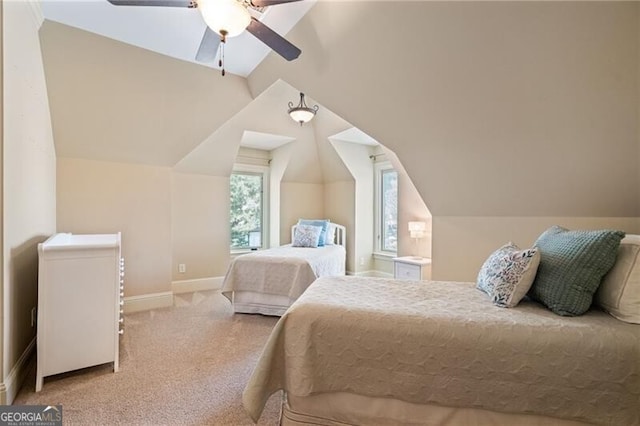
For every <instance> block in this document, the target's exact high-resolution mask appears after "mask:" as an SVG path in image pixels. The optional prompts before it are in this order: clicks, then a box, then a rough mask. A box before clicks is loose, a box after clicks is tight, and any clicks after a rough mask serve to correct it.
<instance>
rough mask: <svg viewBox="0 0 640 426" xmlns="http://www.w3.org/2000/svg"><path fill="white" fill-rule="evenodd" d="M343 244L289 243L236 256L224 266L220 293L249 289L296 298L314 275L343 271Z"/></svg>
mask: <svg viewBox="0 0 640 426" xmlns="http://www.w3.org/2000/svg"><path fill="white" fill-rule="evenodd" d="M345 256H346V252H345V249H344V247H342V246H339V245H331V246H324V247H318V248H308V247H293V246H291V245H290V244H288V245H285V246H281V247H275V248H271V249H268V250H261V251H257V252H253V253H249V254H245V255H242V256H238V257H236V258H235V259H234V260H233V261H232V262H231V264H230V265H229V269H228V270H227V274H226V275H225V278H224V282H223V284H222V294H223V295H224V296H225V297H227V299H229V300H232V294H233V292H234V291H253V292H258V293H265V294H274V295H280V296H287V297H289V298H291V300H295V299H297V298H298V297H299V296H300V295H301V294H302V293H303V292H304V291H305V290H306V289H307V287H309V285H310V284H311V283H312V282H314V281H315V280H316V278H319V277H324V276H333V275H344V273H345Z"/></svg>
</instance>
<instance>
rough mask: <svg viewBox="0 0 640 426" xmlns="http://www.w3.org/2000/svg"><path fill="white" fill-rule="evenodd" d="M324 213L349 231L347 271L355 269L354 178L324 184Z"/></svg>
mask: <svg viewBox="0 0 640 426" xmlns="http://www.w3.org/2000/svg"><path fill="white" fill-rule="evenodd" d="M324 213H325V217H327V218H328V219H330V220H331V221H332V222H335V223H339V224H340V225H343V226H344V227H345V228H346V232H347V234H346V235H347V264H346V268H347V271H355V267H356V260H355V259H356V258H355V230H356V187H355V181H354V180H343V181H332V182H326V183H325V184H324Z"/></svg>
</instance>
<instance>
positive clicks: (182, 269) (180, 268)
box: [178, 263, 187, 274]
mask: <svg viewBox="0 0 640 426" xmlns="http://www.w3.org/2000/svg"><path fill="white" fill-rule="evenodd" d="M178 272H180V273H181V274H184V273H185V272H187V265H185V264H184V263H181V264H179V265H178Z"/></svg>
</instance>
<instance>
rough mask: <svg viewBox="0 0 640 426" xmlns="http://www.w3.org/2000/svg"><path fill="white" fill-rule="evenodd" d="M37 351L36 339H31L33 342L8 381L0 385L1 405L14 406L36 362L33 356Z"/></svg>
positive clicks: (19, 359)
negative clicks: (21, 387) (32, 364)
mask: <svg viewBox="0 0 640 426" xmlns="http://www.w3.org/2000/svg"><path fill="white" fill-rule="evenodd" d="M35 349H36V338H35V337H34V338H33V339H31V342H29V344H28V345H27V348H26V349H25V350H24V352H22V355H20V358H18V361H17V362H16V365H14V366H13V368H12V369H11V372H10V373H9V375H8V376H7V380H6V381H5V382H4V383H0V404H1V405H10V404H13V400H14V399H15V398H16V395H17V394H18V391H19V390H20V386H22V383H24V380H25V378H26V377H27V374H28V373H29V368H30V367H31V363H32V362H33V361H35V358H33V357H32V356H31V355H32V353H33V352H35Z"/></svg>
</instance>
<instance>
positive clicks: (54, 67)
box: [41, 21, 251, 167]
mask: <svg viewBox="0 0 640 426" xmlns="http://www.w3.org/2000/svg"><path fill="white" fill-rule="evenodd" d="M141 26H142V27H141V30H142V31H144V30H145V29H144V23H143V22H141ZM41 40H42V57H43V59H44V63H45V66H46V74H47V85H48V89H49V98H50V100H51V106H52V108H51V112H52V119H53V122H54V131H55V137H56V148H57V152H58V155H60V156H63V157H68V158H85V159H93V160H101V161H112V162H120V163H140V164H149V165H157V166H167V167H171V166H173V165H175V164H176V163H177V162H178V161H179V160H180V159H182V158H183V157H184V156H185V155H187V154H188V153H189V152H191V151H192V150H194V148H196V147H197V146H198V145H199V144H200V143H202V142H203V141H204V140H206V139H207V138H208V137H209V136H210V135H211V134H212V133H213V132H214V131H215V130H217V129H218V128H219V127H220V126H222V125H223V124H224V123H226V122H227V121H228V120H229V119H231V118H232V117H233V116H234V115H235V114H236V113H237V112H239V111H240V110H242V108H244V107H245V106H246V105H247V104H248V103H249V102H250V101H251V96H250V95H249V91H248V87H247V84H246V80H245V79H243V78H241V77H238V76H235V75H231V74H228V75H226V76H225V77H222V76H221V75H220V73H218V72H215V71H212V70H211V68H209V67H203V66H200V65H197V64H194V63H190V62H187V61H181V60H178V59H174V58H170V57H168V56H164V55H161V54H159V53H155V52H152V51H149V50H145V49H142V48H139V47H136V46H132V45H128V44H125V43H121V42H118V41H116V40H113V39H110V38H106V37H102V36H99V35H97V34H93V33H90V32H87V31H83V30H80V29H78V28H73V27H69V26H66V25H63V24H60V23H57V22H53V21H46V22H45V23H44V25H43V27H42V30H41ZM238 142H239V140H238ZM236 148H237V145H236V144H232V145H231V147H229V144H219V145H218V146H217V149H218V157H222V158H225V159H226V158H230V157H232V156H233V155H234V154H235V151H236ZM215 159H216V157H214V158H213V160H215Z"/></svg>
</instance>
